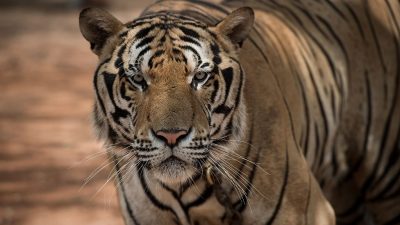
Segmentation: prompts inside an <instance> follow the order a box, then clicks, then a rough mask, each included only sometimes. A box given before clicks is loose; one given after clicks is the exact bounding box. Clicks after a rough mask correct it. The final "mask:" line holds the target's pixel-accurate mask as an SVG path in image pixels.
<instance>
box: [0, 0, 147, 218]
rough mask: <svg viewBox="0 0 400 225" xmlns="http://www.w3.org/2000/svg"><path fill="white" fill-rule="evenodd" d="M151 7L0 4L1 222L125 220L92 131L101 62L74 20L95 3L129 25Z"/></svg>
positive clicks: (75, 1)
mask: <svg viewBox="0 0 400 225" xmlns="http://www.w3.org/2000/svg"><path fill="white" fill-rule="evenodd" d="M152 2H154V1H153V0H140V1H138V0H0V224H1V225H9V224H12V225H28V224H29V225H45V224H51V225H67V224H68V225H72V224H85V225H91V224H96V225H106V224H108V225H122V224H123V220H122V216H121V215H120V212H119V206H118V203H117V195H116V192H115V189H114V186H113V180H111V181H109V182H108V183H107V184H106V185H104V184H105V183H106V182H107V180H108V178H109V175H110V167H108V162H107V159H106V156H105V154H103V153H104V152H105V151H104V150H103V149H102V146H101V144H100V143H99V142H98V141H97V140H96V138H95V137H94V135H93V133H94V132H92V129H91V121H90V113H91V105H92V104H93V91H92V76H93V73H94V70H95V67H96V63H97V57H96V56H95V55H94V54H92V53H91V51H90V49H89V44H88V43H87V42H86V41H85V40H84V39H83V37H82V36H81V34H80V32H79V27H78V14H79V11H80V10H81V9H82V8H84V7H87V6H101V7H103V8H107V9H108V10H109V11H110V12H112V13H113V14H114V15H115V16H116V17H117V18H119V19H120V20H122V21H125V22H126V21H128V20H131V19H133V18H135V17H136V16H137V15H138V14H139V12H140V11H141V10H142V9H143V8H144V7H145V6H147V5H149V4H150V3H152ZM99 170H100V171H99ZM98 171H99V172H98ZM97 172H98V173H97ZM89 178H92V179H90V181H88V182H87V184H85V181H86V180H88V179H89Z"/></svg>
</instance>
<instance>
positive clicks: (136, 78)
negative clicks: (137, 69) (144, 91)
mask: <svg viewBox="0 0 400 225" xmlns="http://www.w3.org/2000/svg"><path fill="white" fill-rule="evenodd" d="M132 80H133V81H134V82H135V83H138V84H141V83H142V82H143V81H144V77H143V75H140V74H136V75H134V76H133V77H132Z"/></svg>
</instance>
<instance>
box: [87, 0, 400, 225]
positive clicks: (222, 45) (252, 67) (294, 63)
mask: <svg viewBox="0 0 400 225" xmlns="http://www.w3.org/2000/svg"><path fill="white" fill-rule="evenodd" d="M244 6H248V7H251V8H252V9H253V10H254V12H255V18H256V19H255V23H254V26H253V30H252V32H251V33H250V34H249V36H248V37H247V40H246V41H244V42H242V38H243V37H242V36H243V35H245V34H246V32H247V31H246V29H247V28H246V26H243V27H240V26H238V27H234V25H235V23H240V22H242V23H243V24H249V23H251V21H250V20H249V18H250V14H246V8H245V9H242V11H240V10H239V11H240V12H239V13H236V15H235V13H233V14H230V12H231V11H232V10H234V9H237V8H240V7H244ZM247 10H249V9H247ZM236 12H237V11H236ZM228 15H230V16H228ZM232 15H234V16H232ZM246 16H247V21H246V20H245V19H246V18H245V17H246ZM224 18H225V19H224ZM221 21H222V22H221ZM243 21H244V22H243ZM249 21H250V22H249ZM228 22H229V23H228ZM96 24H101V25H96ZM232 24H233V25H232ZM230 25H232V27H233V31H232V32H230V31H229V29H231V28H232V27H230ZM81 30H82V33H83V35H84V36H85V38H86V39H88V40H89V41H90V42H91V43H92V49H93V51H94V52H95V53H96V54H97V55H99V58H100V64H99V66H98V69H97V70H96V73H95V77H94V85H95V91H96V104H95V110H94V115H95V116H94V117H95V121H96V128H97V130H98V131H99V133H100V136H101V137H102V138H103V139H104V140H106V142H107V145H109V146H110V148H109V149H110V150H109V154H110V159H111V160H112V161H113V162H114V165H115V172H116V176H117V182H116V185H117V187H118V190H119V195H120V202H121V206H122V211H123V214H124V218H125V222H126V224H140V225H143V224H144V225H146V224H182V225H183V224H227V218H226V217H227V214H226V213H227V212H226V208H225V207H224V206H222V205H221V203H220V202H219V201H218V200H217V199H216V196H215V188H214V187H213V186H212V185H209V184H207V182H206V180H205V178H204V174H203V170H204V167H205V165H207V164H212V165H213V166H214V167H215V168H216V169H217V170H218V171H219V172H220V173H221V176H222V180H221V186H222V188H223V189H224V190H226V191H227V193H229V196H230V200H231V201H232V205H233V207H234V208H235V210H237V211H238V212H240V214H241V216H242V218H243V221H242V224H246V225H247V224H266V225H270V224H282V225H283V224H318V225H321V224H335V223H337V224H387V225H391V224H400V207H399V205H400V179H399V177H400V157H399V154H400V88H399V86H400V37H399V35H400V3H399V1H396V0H382V1H377V0H351V1H328V0H319V1H315V0H296V1H295V0H253V1H252V0H248V1H236V0H226V1H224V2H222V3H221V4H212V3H208V2H201V1H160V2H158V3H155V4H154V5H152V6H150V7H148V8H147V9H146V10H145V11H144V12H143V14H142V15H141V17H140V18H138V19H136V20H134V21H132V22H129V23H126V24H122V23H120V22H119V21H117V20H116V19H115V18H113V17H111V16H110V15H108V14H105V13H102V12H98V11H88V10H86V11H84V12H82V14H81ZM227 30H228V31H227ZM224 32H225V33H224ZM227 32H228V33H227ZM229 32H230V33H229ZM138 74H139V75H140V76H137V75H138ZM198 77H200V78H202V79H199V80H197V78H198ZM162 129H169V130H174V129H180V130H182V129H183V130H186V131H188V132H187V135H186V136H185V137H184V138H182V139H181V140H180V142H179V144H178V145H177V146H175V147H174V148H171V147H168V146H166V144H165V142H163V140H162V139H160V138H159V136H157V134H156V132H154V131H157V130H162ZM171 156H173V157H174V158H178V159H180V160H174V161H172V162H169V161H168V160H169V159H171V158H170V157H171ZM166 161H168V163H165V162H166ZM328 202H329V203H328ZM331 206H332V207H333V209H334V212H335V213H334V212H333V210H332V208H331ZM335 215H336V222H335Z"/></svg>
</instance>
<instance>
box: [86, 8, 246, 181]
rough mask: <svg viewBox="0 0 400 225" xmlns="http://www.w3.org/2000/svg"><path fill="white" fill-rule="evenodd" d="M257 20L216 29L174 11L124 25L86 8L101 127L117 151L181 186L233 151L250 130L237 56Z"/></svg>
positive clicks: (233, 20) (227, 22)
mask: <svg viewBox="0 0 400 225" xmlns="http://www.w3.org/2000/svg"><path fill="white" fill-rule="evenodd" d="M253 22H254V13H253V10H252V9H250V8H240V9H238V10H236V11H234V12H232V13H231V14H229V15H228V16H227V17H226V18H225V19H223V20H221V21H220V22H219V23H217V25H213V26H210V25H206V24H204V23H202V22H200V21H198V20H196V19H194V18H191V17H188V16H183V15H179V14H175V13H171V12H158V13H156V14H150V15H145V16H142V17H141V18H139V19H136V20H134V21H133V22H129V23H126V24H123V23H121V22H120V21H119V20H117V19H116V18H115V17H113V16H112V15H110V14H109V13H107V12H105V11H103V10H100V9H93V8H90V9H85V10H83V11H82V12H81V14H80V20H79V23H80V29H81V32H82V34H83V36H84V38H85V39H86V40H87V41H89V42H90V44H91V48H92V50H93V52H94V53H95V54H97V55H98V56H99V61H100V63H99V65H98V68H97V70H96V73H95V76H94V87H95V91H96V104H95V109H94V118H95V121H96V123H95V124H96V128H97V130H98V131H99V133H100V134H101V135H100V136H101V137H103V138H104V139H105V140H106V142H107V143H108V144H109V145H110V146H112V147H111V148H109V149H110V151H111V153H112V154H113V155H118V157H119V158H120V159H121V160H125V161H131V162H132V165H135V166H136V167H137V168H139V169H146V170H148V171H149V172H150V174H152V175H154V177H155V178H156V179H158V180H160V181H162V182H165V183H177V182H179V183H180V182H184V181H186V180H187V179H189V178H190V177H191V176H193V175H195V174H198V173H200V172H201V171H202V170H203V166H204V164H205V163H206V162H207V163H211V164H217V163H218V161H219V160H220V159H221V157H224V156H226V155H227V154H229V151H234V150H235V148H236V147H237V145H238V141H237V140H240V139H241V138H242V136H243V135H244V129H245V128H246V110H245V106H244V104H245V103H244V100H243V94H242V92H243V85H244V74H243V71H242V69H241V66H240V63H239V59H238V51H239V49H240V46H241V44H242V42H243V41H244V40H245V38H246V36H247V35H248V33H249V32H250V30H251V27H252V24H253Z"/></svg>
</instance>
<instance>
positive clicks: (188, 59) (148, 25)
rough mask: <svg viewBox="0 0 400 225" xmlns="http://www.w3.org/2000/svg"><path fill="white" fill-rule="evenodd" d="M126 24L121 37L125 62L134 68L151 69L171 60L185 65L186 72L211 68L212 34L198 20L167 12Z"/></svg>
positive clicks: (143, 70) (128, 66)
mask: <svg viewBox="0 0 400 225" xmlns="http://www.w3.org/2000/svg"><path fill="white" fill-rule="evenodd" d="M126 27H127V30H126V31H125V32H123V33H122V34H121V37H122V38H123V39H124V41H123V44H122V45H123V46H124V51H125V53H124V55H125V57H124V58H125V60H124V61H125V62H127V63H125V64H127V65H126V67H127V68H129V69H131V70H136V71H141V72H148V71H150V70H151V69H155V68H158V67H163V66H164V64H166V63H171V62H178V63H182V64H185V65H186V68H187V69H186V70H187V73H189V72H190V71H195V70H198V69H202V70H211V69H212V66H213V64H212V50H211V45H212V44H213V38H212V36H213V35H212V32H211V31H210V30H208V29H207V27H206V25H205V24H203V23H201V22H199V21H196V20H194V19H190V18H187V17H182V16H179V15H174V14H170V13H164V14H157V15H156V16H147V17H143V18H140V19H138V20H135V21H133V22H132V23H129V24H127V25H126ZM134 72H135V71H134Z"/></svg>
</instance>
